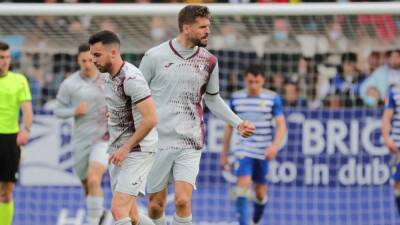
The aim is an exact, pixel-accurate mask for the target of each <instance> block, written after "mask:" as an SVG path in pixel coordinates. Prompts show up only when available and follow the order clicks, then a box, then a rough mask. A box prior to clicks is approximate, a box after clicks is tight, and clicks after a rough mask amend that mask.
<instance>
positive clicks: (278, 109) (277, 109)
mask: <svg viewBox="0 0 400 225" xmlns="http://www.w3.org/2000/svg"><path fill="white" fill-rule="evenodd" d="M272 115H274V116H281V115H283V110H282V99H281V97H280V96H278V95H277V96H276V97H275V98H274V106H273V107H272Z"/></svg>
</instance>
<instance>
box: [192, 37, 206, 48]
mask: <svg viewBox="0 0 400 225" xmlns="http://www.w3.org/2000/svg"><path fill="white" fill-rule="evenodd" d="M203 40H204V41H202V39H200V38H192V40H191V41H192V43H193V44H194V45H195V46H199V47H203V48H205V47H207V39H203Z"/></svg>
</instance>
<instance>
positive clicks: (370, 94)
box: [364, 87, 384, 107]
mask: <svg viewBox="0 0 400 225" xmlns="http://www.w3.org/2000/svg"><path fill="white" fill-rule="evenodd" d="M364 103H365V106H367V107H377V106H383V104H384V103H383V100H382V99H381V94H380V93H379V90H378V89H377V88H376V87H369V88H368V90H367V96H366V97H365V102H364Z"/></svg>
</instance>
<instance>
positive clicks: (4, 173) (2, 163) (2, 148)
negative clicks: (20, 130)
mask: <svg viewBox="0 0 400 225" xmlns="http://www.w3.org/2000/svg"><path fill="white" fill-rule="evenodd" d="M20 157H21V149H20V148H19V146H18V145H17V134H0V182H16V181H17V178H18V167H19V161H20Z"/></svg>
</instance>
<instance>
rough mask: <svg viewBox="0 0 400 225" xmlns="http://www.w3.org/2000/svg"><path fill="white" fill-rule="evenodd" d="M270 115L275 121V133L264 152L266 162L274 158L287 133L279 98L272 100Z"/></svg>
mask: <svg viewBox="0 0 400 225" xmlns="http://www.w3.org/2000/svg"><path fill="white" fill-rule="evenodd" d="M272 114H273V115H274V119H275V124H276V133H275V137H274V141H273V142H272V144H271V146H269V147H268V148H267V149H266V150H265V157H266V158H267V159H268V160H272V159H274V158H275V157H276V155H277V154H278V151H279V149H280V148H281V146H282V142H283V140H284V138H285V136H286V132H287V127H286V121H285V117H284V115H283V110H282V101H281V98H280V97H279V96H276V97H275V99H274V106H273V109H272Z"/></svg>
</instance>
